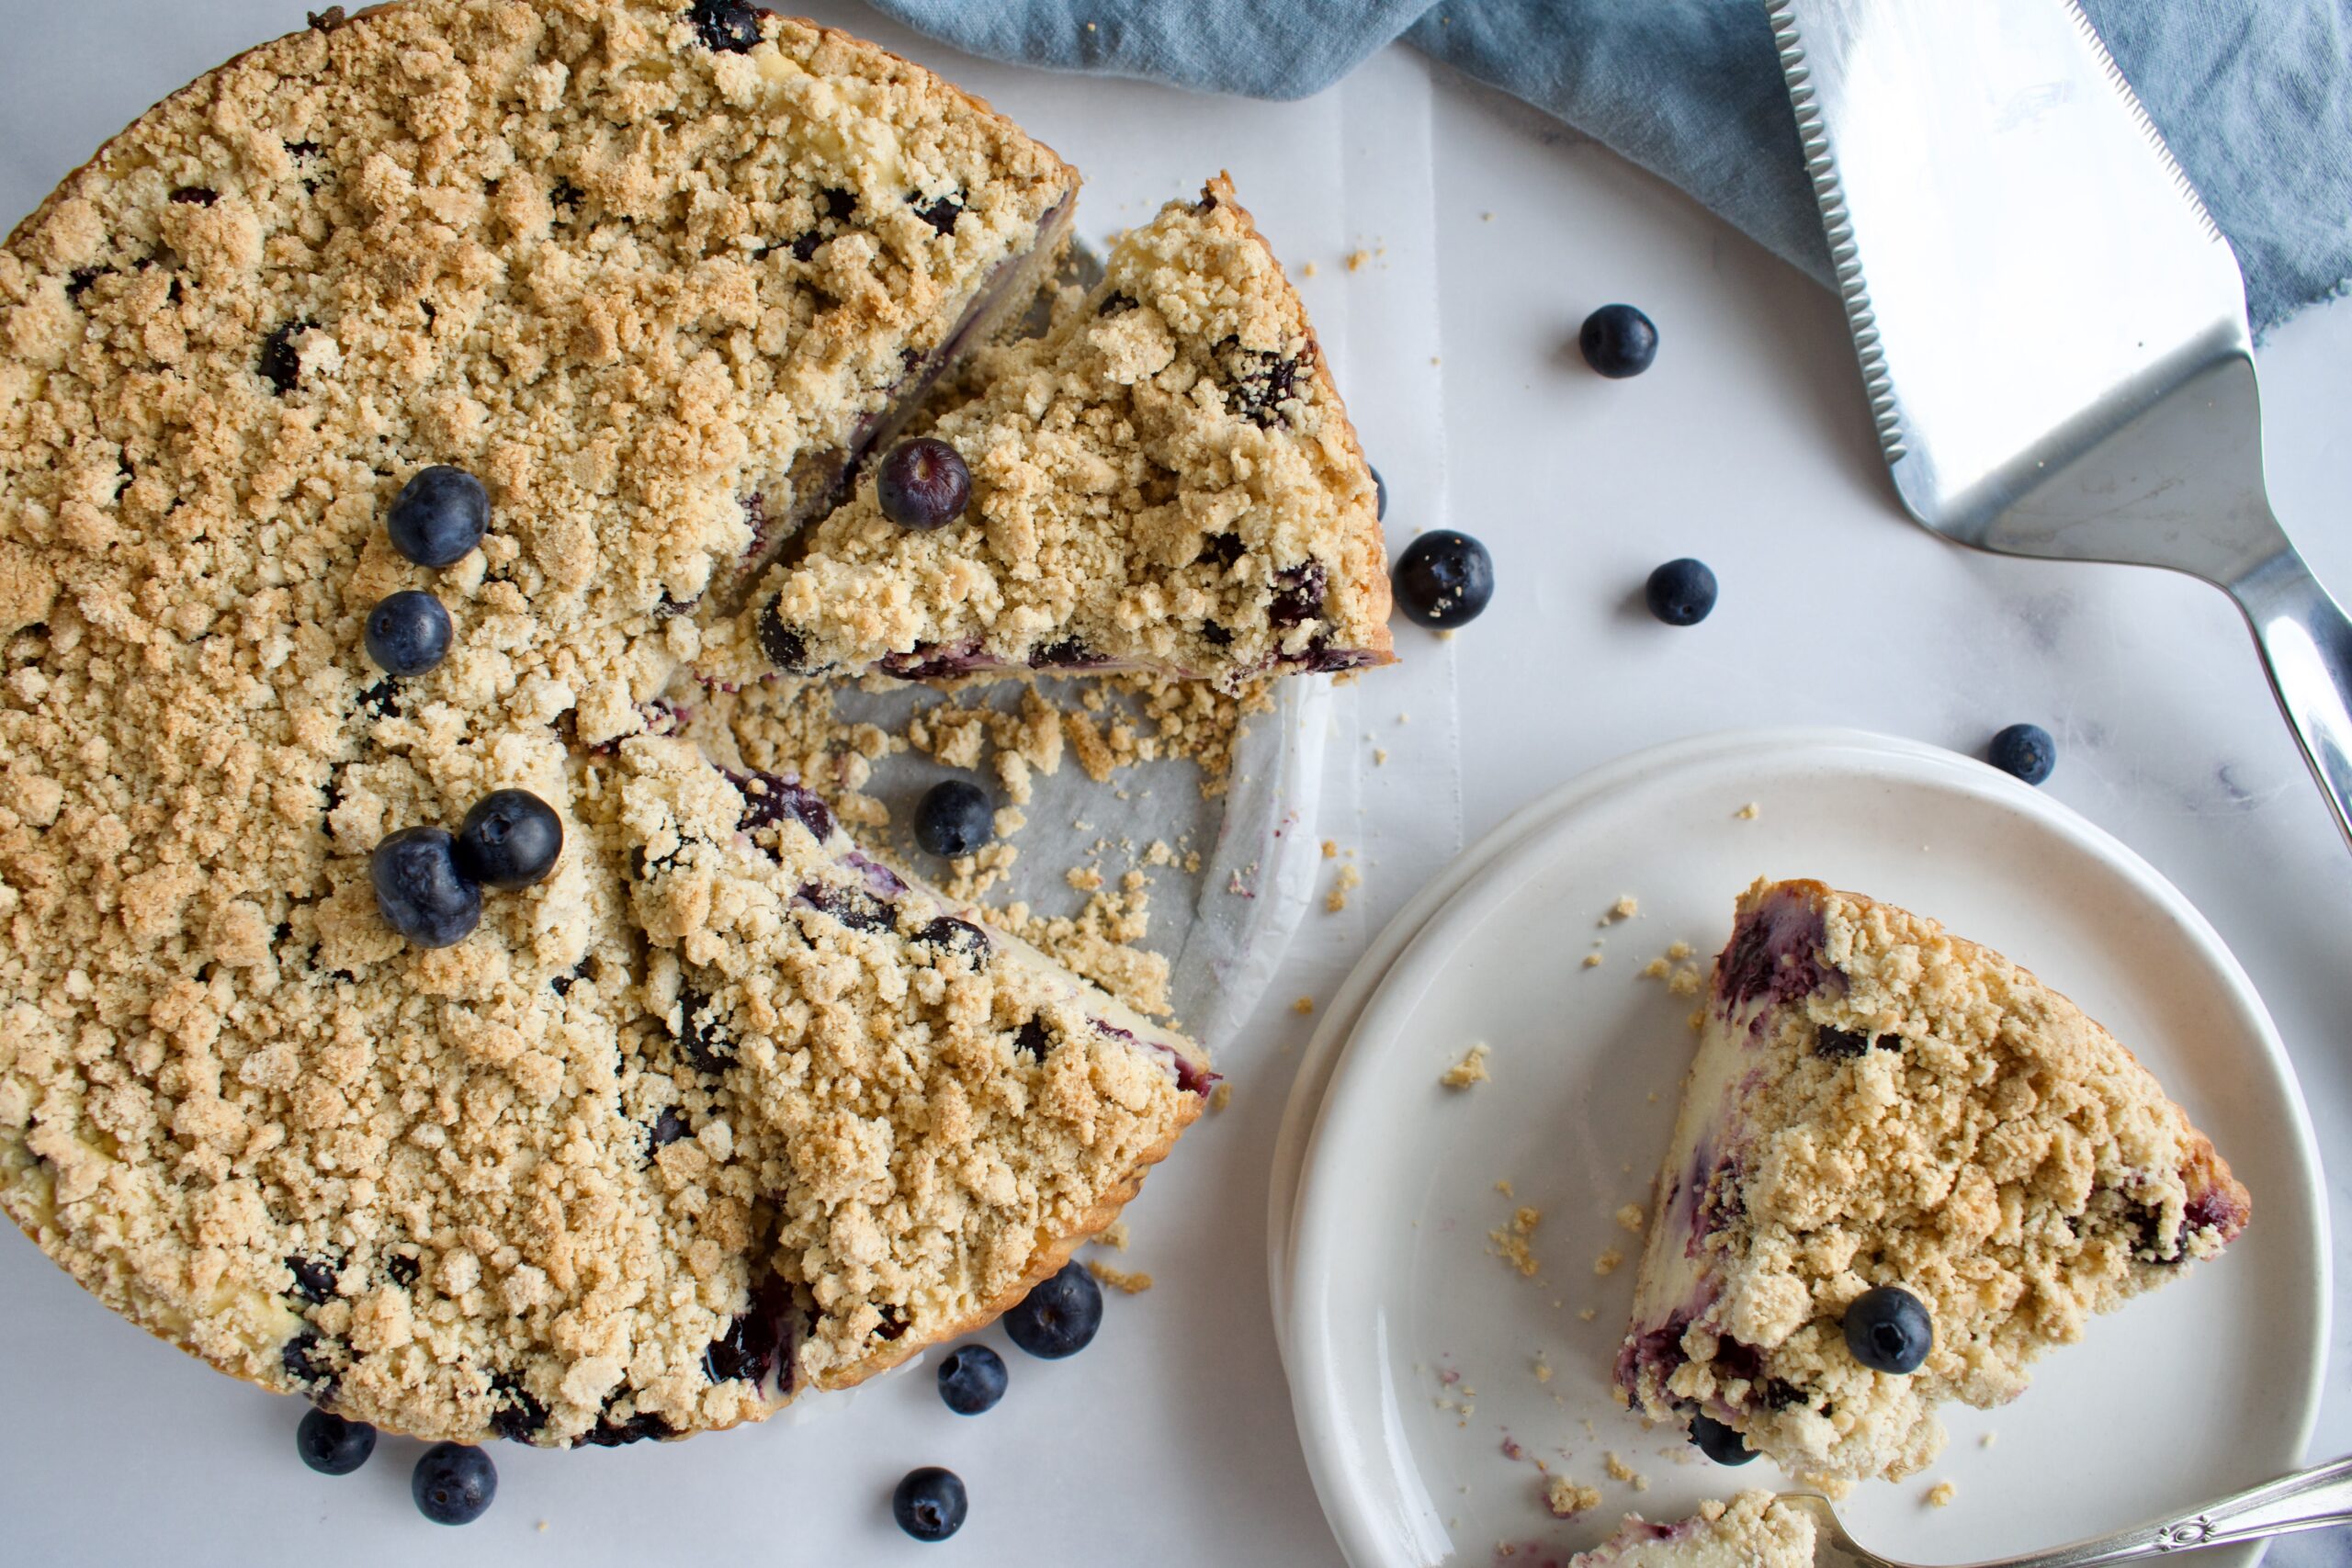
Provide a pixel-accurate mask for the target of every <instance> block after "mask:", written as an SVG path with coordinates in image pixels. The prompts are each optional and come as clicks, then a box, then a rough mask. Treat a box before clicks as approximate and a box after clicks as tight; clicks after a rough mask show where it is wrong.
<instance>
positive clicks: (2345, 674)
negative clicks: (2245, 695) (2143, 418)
mask: <svg viewBox="0 0 2352 1568" xmlns="http://www.w3.org/2000/svg"><path fill="white" fill-rule="evenodd" d="M2229 591H2230V596H2231V597H2232V598H2233V599H2235V600H2236V601H2237V602H2238V608H2240V609H2241V610H2244V611H2245V618H2246V622H2247V624H2248V625H2250V626H2253V628H2254V637H2255V641H2256V642H2257V643H2259V644H2260V645H2261V647H2262V661H2263V663H2264V664H2265V665H2266V666H2267V668H2268V669H2269V671H2270V689H2271V690H2272V691H2274V692H2276V693H2278V705H2279V707H2281V708H2282V709H2284V710H2285V711H2286V715H2287V722H2288V724H2289V725H2290V726H2291V727H2292V728H2293V729H2294V731H2295V739H2296V741H2297V742H2298V743H2299V744H2300V745H2301V747H2302V749H2303V760H2304V761H2308V762H2309V763H2311V765H2312V776H2313V777H2315V778H2317V779H2318V780H2319V787H2320V792H2321V793H2322V794H2323V795H2326V796H2327V805H2328V809H2329V810H2330V811H2332V812H2334V813H2335V826H2336V829H2337V830H2338V831H2339V832H2341V833H2342V834H2343V835H2344V838H2345V841H2346V843H2347V844H2352V620H2346V618H2345V615H2344V611H2343V610H2342V609H2341V608H2340V607H2339V606H2338V605H2337V604H2336V603H2335V600H2334V599H2332V598H2330V597H2329V596H2328V592H2327V590H2326V589H2324V588H2323V587H2321V586H2320V584H2319V580H2318V579H2317V578H2315V577H2313V576H2312V572H2311V568H2309V567H2307V566H2305V565H2304V564H2303V558H2302V557H2301V556H2299V555H2297V554H2296V553H2295V552H2294V550H2293V549H2292V548H2291V547H2290V548H2287V549H2282V550H2280V551H2279V552H2278V554H2277V555H2275V556H2273V557H2271V558H2269V559H2268V560H2267V561H2265V562H2263V563H2262V564H2261V565H2260V566H2258V567H2256V568H2255V569H2254V570H2252V571H2249V572H2247V573H2246V574H2245V576H2244V577H2242V578H2240V579H2238V581H2235V582H2233V583H2231V584H2230V585H2229Z"/></svg>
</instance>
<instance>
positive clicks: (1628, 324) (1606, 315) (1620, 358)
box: [1577, 305, 1657, 381]
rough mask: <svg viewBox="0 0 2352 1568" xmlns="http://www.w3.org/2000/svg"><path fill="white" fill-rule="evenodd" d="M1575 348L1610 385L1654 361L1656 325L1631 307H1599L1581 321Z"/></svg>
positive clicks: (1633, 374) (1645, 367)
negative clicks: (1609, 381) (1607, 379)
mask: <svg viewBox="0 0 2352 1568" xmlns="http://www.w3.org/2000/svg"><path fill="white" fill-rule="evenodd" d="M1577 347H1578V348H1580V349H1582V350H1583V351H1584V362H1585V363H1586V364H1587V365H1589V366H1591V367H1593V368H1594V369H1595V370H1598V371H1599V372H1600V374H1602V375H1603V376H1606V377H1608V378H1610V379H1611V380H1612V381H1619V380H1623V379H1624V378H1626V377H1628V376H1638V375H1640V374H1641V373H1642V372H1643V371H1645V370H1646V369H1648V368H1649V367H1650V362H1651V361H1652V360H1654V359H1656V358H1657V322H1655V321H1651V320H1650V319H1649V318H1648V317H1647V316H1645V315H1643V314H1642V313H1641V312H1640V311H1639V310H1634V308H1633V307H1632V306H1631V305H1603V306H1602V307H1601V308H1600V310H1595V311H1594V312H1593V313H1592V314H1591V315H1589V316H1587V317H1586V318H1585V319H1584V327H1583V329H1582V330H1581V331H1579V332H1578V333H1577Z"/></svg>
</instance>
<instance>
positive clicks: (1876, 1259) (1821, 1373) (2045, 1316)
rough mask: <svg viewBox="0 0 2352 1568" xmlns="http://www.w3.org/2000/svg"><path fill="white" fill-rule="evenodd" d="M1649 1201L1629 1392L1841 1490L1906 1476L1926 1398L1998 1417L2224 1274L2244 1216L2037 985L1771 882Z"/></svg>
mask: <svg viewBox="0 0 2352 1568" xmlns="http://www.w3.org/2000/svg"><path fill="white" fill-rule="evenodd" d="M1656 1211H1657V1212H1656V1214H1655V1216H1654V1219H1653V1222H1652V1224H1651V1226H1650V1232H1649V1240H1648V1243H1647V1246H1646V1248H1645V1252H1644V1254H1643V1258H1642V1269H1641V1278H1640V1281H1639V1284H1638V1286H1637V1289H1636V1293H1635V1297H1634V1321H1633V1327H1632V1330H1631V1332H1630V1333H1629V1334H1628V1335H1627V1336H1626V1338H1625V1343H1624V1347H1623V1349H1622V1350H1621V1352H1620V1353H1619V1356H1618V1361H1617V1382H1618V1384H1619V1386H1620V1388H1621V1389H1622V1390H1623V1393H1625V1394H1626V1395H1627V1396H1628V1397H1629V1398H1630V1400H1631V1402H1632V1403H1633V1404H1634V1407H1635V1408H1636V1409H1638V1410H1640V1411H1641V1412H1642V1413H1644V1414H1645V1415H1646V1416H1651V1417H1653V1418H1655V1419H1657V1420H1665V1421H1675V1422H1685V1423H1687V1422H1688V1421H1690V1420H1691V1418H1692V1417H1693V1416H1701V1415H1703V1416H1707V1417H1709V1418H1711V1419H1713V1420H1715V1421H1719V1422H1723V1423H1724V1424H1725V1425H1727V1426H1729V1427H1733V1428H1735V1429H1736V1430H1737V1431H1738V1432H1739V1433H1741V1434H1742V1435H1743V1436H1744V1438H1745V1441H1746V1443H1747V1446H1748V1447H1749V1448H1751V1449H1753V1450H1756V1451H1758V1452H1759V1453H1762V1454H1765V1455H1767V1456H1769V1457H1770V1458H1772V1459H1774V1460H1775V1461H1779V1462H1780V1463H1781V1464H1782V1465H1783V1466H1784V1467H1786V1468H1787V1469H1789V1470H1790V1471H1791V1472H1793V1473H1795V1474H1797V1475H1798V1476H1800V1477H1801V1478H1803V1479H1806V1480H1809V1481H1813V1482H1816V1483H1824V1484H1831V1485H1835V1484H1837V1483H1841V1482H1844V1481H1847V1480H1853V1479H1861V1478H1865V1477H1870V1476H1887V1477H1894V1476H1900V1475H1905V1474H1908V1473H1910V1472H1914V1471H1917V1470H1918V1469H1919V1468H1920V1467H1921V1466H1923V1465H1925V1464H1926V1463H1927V1462H1928V1461H1929V1460H1930V1459H1932V1458H1933V1457H1934V1456H1935V1454H1936V1452H1937V1451H1938V1450H1939V1449H1940V1448H1941V1447H1942V1445H1943V1438H1944V1434H1943V1428H1942V1427H1941V1425H1940V1424H1939V1422H1938V1421H1937V1419H1936V1417H1935V1416H1934V1414H1933V1410H1934V1406H1935V1405H1936V1404H1938V1403H1939V1401H1942V1400H1945V1399H1959V1400H1962V1401H1963V1402H1965V1403H1967V1404H1973V1405H1977V1406H1980V1407H1983V1406H1990V1405H1995V1404H2001V1403H2002V1402H2004V1401H2006V1400H2008V1399H2011V1398H2014V1397H2015V1396H2016V1395H2017V1394H2018V1393H2019V1392H2021V1391H2022V1390H2023V1389H2024V1387H2025V1385H2026V1381H2027V1379H2026V1371H2025V1369H2026V1364H2027V1362H2029V1361H2030V1360H2031V1359H2033V1358H2034V1357H2035V1356H2037V1355H2039V1354H2040V1353H2041V1351H2043V1350H2044V1349H2047V1348H2050V1347H2051V1346H2053V1345H2064V1344H2068V1343H2071V1342H2073V1341H2074V1340H2075V1339H2076V1338H2079V1337H2081V1335H2082V1333H2083V1329H2084V1325H2085V1324H2086V1321H2087V1320H2088V1319H2089V1317H2090V1316H2091V1314H2094V1313H2100V1312H2106V1311H2109V1310H2110V1309H2112V1308H2114V1307H2116V1306H2118V1305H2120V1303H2122V1302H2123V1301H2124V1300H2125V1299H2126V1298H2127V1297H2130V1296H2132V1295H2135V1294H2137V1293H2138V1292H2142V1291H2144V1290H2148V1289H2150V1288H2152V1287H2154V1286H2155V1285H2159V1284H2162V1283H2163V1282H2165V1280H2170V1279H2174V1278H2176V1277H2177V1276H2178V1275H2179V1274H2180V1272H2181V1271H2182V1269H2183V1266H2184V1265H2186V1264H2188V1262H2189V1261H2191V1260H2192V1259H2204V1258H2212V1257H2213V1256H2215V1255H2216V1254H2217V1253H2219V1252H2220V1251H2221V1249H2222V1247H2223V1246H2224V1245H2225V1244H2226V1243H2228V1242H2229V1241H2231V1240H2232V1239H2233V1238H2234V1237H2235V1236H2236V1235H2238V1233H2239V1232H2240V1231H2241V1230H2242V1229H2244V1228H2245V1224H2246V1220H2247V1216H2248V1213H2249V1205H2248V1201H2247V1197H2246V1191H2245V1188H2244V1187H2242V1186H2240V1185H2239V1184H2238V1182H2237V1181H2236V1180H2235V1179H2233V1178H2232V1176H2231V1175H2230V1169H2229V1167H2228V1165H2227V1164H2225V1163H2224V1162H2223V1161H2222V1157H2221V1156H2219V1155H2218V1154H2216V1153H2215V1152H2214V1149H2213V1145H2212V1143H2211V1140H2209V1139H2208V1138H2207V1137H2206V1136H2205V1135H2204V1134H2201V1133H2199V1132H2198V1131H2197V1130H2196V1129H2195V1128H2194V1127H2192V1126H2190V1125H2189V1122H2188V1116H2187V1115H2186V1114H2184V1113H2183V1112H2182V1111H2181V1109H2180V1108H2179V1107H2178V1106H2177V1105H2175V1104H2174V1103H2173V1102H2172V1101H2171V1100H2168V1099H2166V1098H2165V1092H2164V1090H2163V1089H2161V1088H2160V1087H2159V1086H2158V1085H2157V1083H2156V1081H2155V1079H2154V1077H2152V1076H2151V1075H2150V1074H2149V1072H2148V1071H2147V1069H2146V1068H2144V1067H2143V1066H2141V1065H2140V1064H2139V1063H2138V1062H2137V1061H2136V1060H2134V1059H2133V1058H2132V1056H2131V1053H2130V1052H2129V1051H2127V1050H2125V1049H2124V1048H2123V1046H2122V1045H2120V1043H2117V1042H2116V1040H2115V1039H2114V1038H2113V1037H2112V1036H2111V1035H2109V1033H2108V1032H2107V1031H2106V1030H2104V1029H2102V1028H2100V1027H2099V1025H2098V1024H2097V1023H2095V1022H2094V1021H2091V1020H2090V1019H2088V1018H2086V1017H2085V1016H2084V1014H2083V1012H2082V1010H2080V1009H2078V1008H2076V1007H2075V1005H2074V1004H2073V1003H2072V1002H2070V1001H2068V1000H2067V999H2066V998H2064V997H2062V996H2060V995H2059V994H2058V993H2057V992H2056V991H2053V990H2052V989H2051V988H2050V987H2047V986H2045V985H2043V984H2042V983H2041V981H2039V980H2037V979H2035V978H2034V976H2031V975H2030V974H2028V973H2027V972H2026V971H2025V970H2023V969H2020V968H2019V967H2018V966H2017V965H2016V964H2011V963H2010V962H2008V961H2007V959H2005V958H2003V957H2001V956H2000V955H1999V954H1997V953H1993V952H1990V951H1988V950H1987V949H1985V948H1983V947H1979V946H1977V945H1975V944H1974V943H1973V942H1962V941H1961V940H1959V939H1958V938H1955V937H1952V936H1951V935H1949V934H1947V933H1946V932H1945V931H1943V930H1942V929H1941V928H1940V927H1939V926H1938V925H1937V924H1936V923H1935V922H1934V921H1932V920H1928V919H1922V918H1920V917H1918V916H1917V915H1912V914H1907V913H1905V911H1903V910H1901V909H1897V908H1893V907H1891V906H1889V905H1885V904H1880V903H1876V902H1873V901H1872V900H1871V899H1869V898H1865V897H1860V896H1859V895H1855V894H1851V893H1839V892H1834V891H1832V890H1831V889H1829V888H1827V887H1825V886H1822V885H1821V884H1819V883H1817V882H1782V883H1771V884H1768V883H1763V882H1759V883H1758V884H1757V885H1756V886H1753V887H1750V888H1749V889H1748V890H1747V893H1746V894H1744V895H1743V896H1742V897H1741V898H1740V900H1739V906H1738V913H1737V919H1736V922H1735V924H1734V926H1733V929H1732V936H1731V941H1730V943H1729V944H1728V945H1727V946H1725V948H1724V951H1723V954H1722V956H1721V957H1720V958H1718V959H1717V960H1716V964H1715V976H1714V985H1713V991H1712V993H1711V995H1710V997H1709V998H1708V1002H1707V1006H1706V1009H1705V1010H1704V1014H1703V1017H1702V1021H1701V1025H1700V1043H1699V1051H1698V1055H1697V1058H1696V1060H1695V1061H1694V1062H1693V1063H1692V1065H1691V1073H1690V1076H1689V1077H1688V1078H1687V1079H1686V1080H1685V1083H1684V1086H1683V1094H1682V1107H1681V1111H1680V1113H1679V1115H1678V1117H1677V1118H1676V1121H1675V1128H1674V1138H1673V1143H1672V1145H1671V1146H1670V1147H1669V1148H1668V1154H1667V1158H1666V1163H1665V1165H1664V1168H1662V1169H1661V1171H1660V1173H1659V1176H1658V1185H1657V1204H1656ZM1866 1293H1867V1295H1866ZM1858 1303H1859V1304H1858ZM1906 1366H1907V1367H1908V1368H1909V1370H1907V1371H1903V1370H1896V1369H1902V1368H1905V1367H1906ZM1882 1369H1884V1370H1882Z"/></svg>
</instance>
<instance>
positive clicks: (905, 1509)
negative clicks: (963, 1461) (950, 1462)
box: [890, 1464, 969, 1540]
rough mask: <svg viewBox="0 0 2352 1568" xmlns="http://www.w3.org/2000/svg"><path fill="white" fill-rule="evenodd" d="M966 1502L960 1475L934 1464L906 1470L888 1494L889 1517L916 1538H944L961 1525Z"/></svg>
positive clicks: (966, 1505)
mask: <svg viewBox="0 0 2352 1568" xmlns="http://www.w3.org/2000/svg"><path fill="white" fill-rule="evenodd" d="M968 1506H969V1499H967V1497H966V1496H965V1495H964V1482H963V1478H962V1477H961V1476H959V1475H957V1474H956V1472H954V1471H952V1470H942V1469H941V1468H940V1467H939V1466H937V1465H935V1464H927V1465H925V1466H923V1467H922V1469H921V1470H910V1471H909V1472H907V1476H906V1479H905V1480H903V1481H901V1482H899V1488H898V1490H897V1491H895V1492H893V1493H891V1494H890V1517H892V1518H894V1519H896V1520H898V1521H899V1529H902V1530H904V1531H906V1532H907V1533H908V1534H909V1535H910V1536H912V1537H914V1538H915V1539H916V1540H946V1539H947V1538H948V1537H949V1536H951V1535H954V1534H955V1533H956V1531H957V1530H959V1529H963V1528H964V1514H965V1511H966V1509H967V1507H968Z"/></svg>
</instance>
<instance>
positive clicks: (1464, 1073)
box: [1437, 1041, 1490, 1089]
mask: <svg viewBox="0 0 2352 1568" xmlns="http://www.w3.org/2000/svg"><path fill="white" fill-rule="evenodd" d="M1488 1077H1490V1075H1489V1074H1488V1073H1487V1045H1486V1042H1484V1041H1478V1042H1476V1043H1473V1044H1472V1045H1471V1047H1470V1049H1469V1050H1467V1051H1465V1052H1464V1053H1463V1054H1462V1060H1460V1061H1458V1062H1456V1063H1454V1064H1453V1066H1450V1067H1448V1068H1446V1069H1445V1073H1444V1076H1442V1077H1440V1078H1439V1079H1438V1080H1437V1081H1438V1082H1440V1083H1442V1084H1443V1085H1444V1086H1445V1087H1446V1088H1448V1089H1468V1088H1469V1087H1470V1086H1471V1085H1472V1084H1479V1083H1485V1082H1487V1079H1488Z"/></svg>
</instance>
